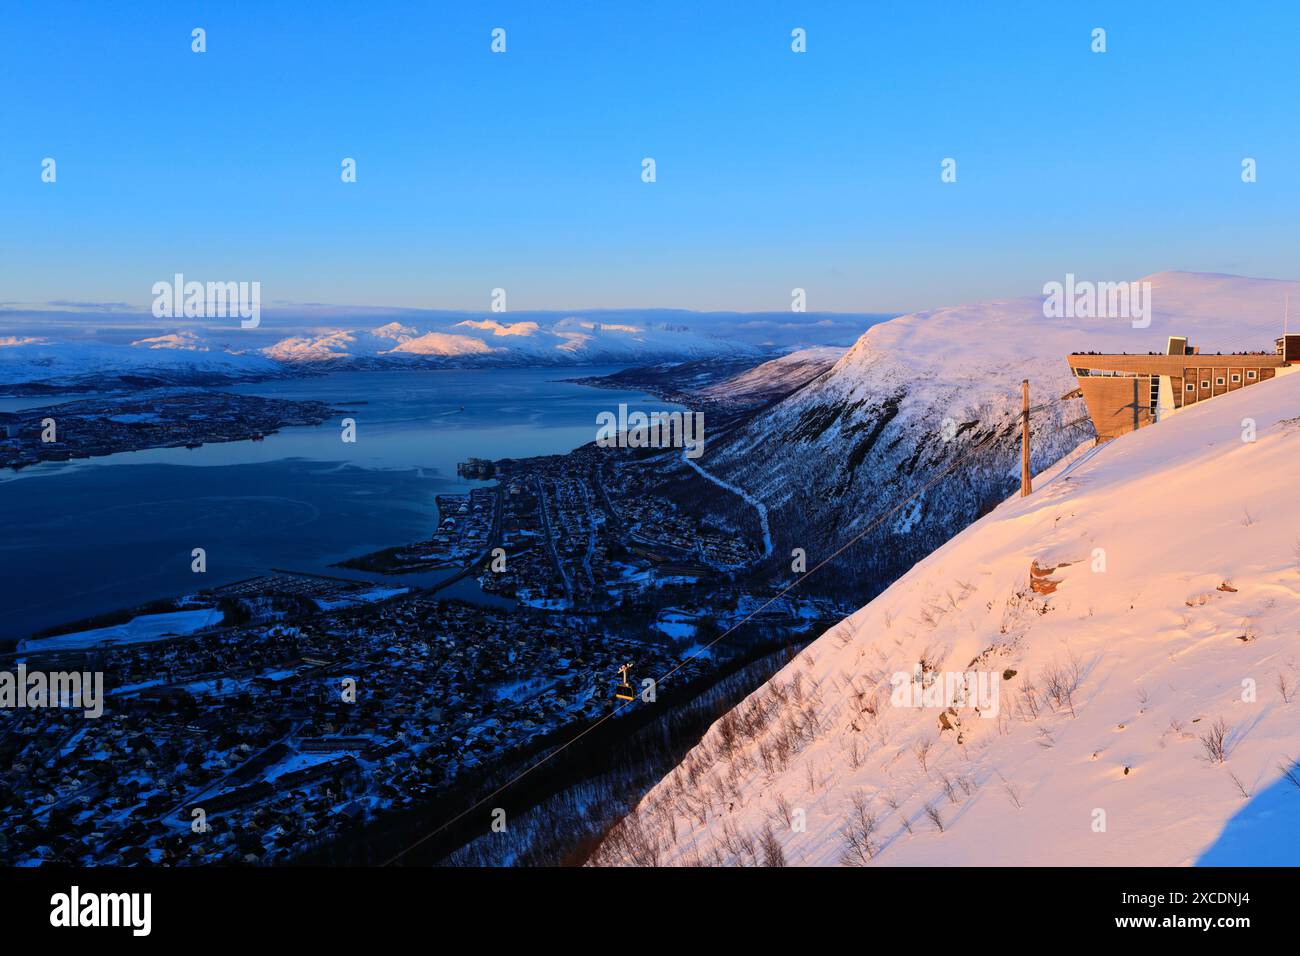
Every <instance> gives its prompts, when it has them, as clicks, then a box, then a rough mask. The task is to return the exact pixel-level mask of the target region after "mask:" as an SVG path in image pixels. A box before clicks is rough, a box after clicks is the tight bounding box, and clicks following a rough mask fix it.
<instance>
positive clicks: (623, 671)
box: [614, 664, 636, 700]
mask: <svg viewBox="0 0 1300 956" xmlns="http://www.w3.org/2000/svg"><path fill="white" fill-rule="evenodd" d="M631 666H632V665H631V664H624V665H623V666H622V667H620V668H619V669H618V674H619V678H620V682H619V685H618V686H617V687H615V688H614V699H615V700H636V693H635V692H634V691H633V690H632V685H631V684H629V683H628V682H627V672H628V668H630V667H631Z"/></svg>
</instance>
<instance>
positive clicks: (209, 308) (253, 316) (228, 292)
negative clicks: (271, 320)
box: [150, 272, 262, 329]
mask: <svg viewBox="0 0 1300 956" xmlns="http://www.w3.org/2000/svg"><path fill="white" fill-rule="evenodd" d="M150 291H151V292H152V293H153V297H154V299H153V315H154V318H156V319H179V318H186V319H225V318H238V319H239V320H240V321H239V326H240V328H244V329H255V328H257V327H258V325H260V324H261V322H262V283H260V282H208V283H203V282H186V281H185V276H184V275H182V274H181V273H179V272H178V273H176V275H175V276H174V277H173V279H172V281H171V282H155V283H154V284H153V288H152V289H151V290H150Z"/></svg>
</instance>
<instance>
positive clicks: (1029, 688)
mask: <svg viewBox="0 0 1300 956" xmlns="http://www.w3.org/2000/svg"><path fill="white" fill-rule="evenodd" d="M1020 709H1021V712H1022V713H1025V714H1028V715H1029V719H1030V720H1037V719H1038V687H1037V685H1035V684H1034V682H1033V681H1032V680H1030V679H1029V678H1028V677H1026V678H1025V682H1024V683H1023V684H1021V685H1020Z"/></svg>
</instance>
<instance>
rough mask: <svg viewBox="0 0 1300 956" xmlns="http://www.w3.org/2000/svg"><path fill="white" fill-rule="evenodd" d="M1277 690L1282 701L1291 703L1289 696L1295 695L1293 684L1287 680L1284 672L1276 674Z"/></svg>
mask: <svg viewBox="0 0 1300 956" xmlns="http://www.w3.org/2000/svg"><path fill="white" fill-rule="evenodd" d="M1277 692H1278V693H1279V694H1281V695H1282V703H1284V704H1289V703H1291V698H1292V697H1294V696H1295V685H1294V684H1291V683H1289V682H1288V681H1287V679H1286V675H1285V674H1278V675H1277Z"/></svg>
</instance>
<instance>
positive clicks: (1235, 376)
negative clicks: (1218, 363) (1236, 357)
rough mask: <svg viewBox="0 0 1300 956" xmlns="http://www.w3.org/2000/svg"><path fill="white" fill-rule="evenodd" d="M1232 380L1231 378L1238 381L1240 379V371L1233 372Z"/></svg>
mask: <svg viewBox="0 0 1300 956" xmlns="http://www.w3.org/2000/svg"><path fill="white" fill-rule="evenodd" d="M1232 380H1233V381H1234V382H1240V381H1241V373H1240V372H1234V373H1233V376H1232Z"/></svg>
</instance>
